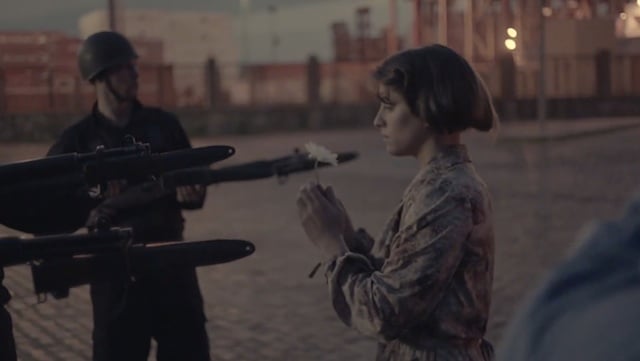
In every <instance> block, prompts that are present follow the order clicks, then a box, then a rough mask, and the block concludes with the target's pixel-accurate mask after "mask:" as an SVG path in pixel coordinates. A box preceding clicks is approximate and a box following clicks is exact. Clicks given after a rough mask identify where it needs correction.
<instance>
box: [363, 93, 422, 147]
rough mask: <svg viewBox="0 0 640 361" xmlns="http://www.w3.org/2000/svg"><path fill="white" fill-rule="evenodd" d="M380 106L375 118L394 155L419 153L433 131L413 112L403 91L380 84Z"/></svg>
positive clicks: (374, 124)
mask: <svg viewBox="0 0 640 361" xmlns="http://www.w3.org/2000/svg"><path fill="white" fill-rule="evenodd" d="M378 98H379V99H380V109H379V110H378V114H377V115H376V117H375V119H374V120H373V126H374V127H376V129H378V131H379V132H380V134H381V135H382V139H383V141H384V143H385V146H386V148H387V152H389V154H391V155H394V156H407V155H410V156H417V155H418V153H419V152H420V149H421V148H422V146H423V145H424V143H425V142H426V141H427V140H428V139H429V137H430V132H429V130H428V128H429V127H428V125H427V122H426V121H424V120H422V119H420V118H418V117H417V116H416V115H414V114H413V113H412V112H411V109H410V108H409V105H408V104H407V102H406V100H405V99H404V97H403V96H402V94H401V93H399V92H398V91H396V90H395V89H393V88H391V87H389V86H386V85H383V84H380V85H379V86H378Z"/></svg>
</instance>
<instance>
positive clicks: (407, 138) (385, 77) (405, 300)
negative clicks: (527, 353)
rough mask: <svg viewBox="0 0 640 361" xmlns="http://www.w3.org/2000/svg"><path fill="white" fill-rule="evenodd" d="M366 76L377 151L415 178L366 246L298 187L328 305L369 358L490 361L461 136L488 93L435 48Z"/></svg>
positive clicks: (489, 229)
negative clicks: (371, 86) (405, 161)
mask: <svg viewBox="0 0 640 361" xmlns="http://www.w3.org/2000/svg"><path fill="white" fill-rule="evenodd" d="M375 77H376V79H377V80H378V82H379V86H378V96H379V98H380V102H381V105H380V110H379V111H378V114H377V116H376V117H375V119H374V121H373V124H374V126H375V127H376V128H377V130H378V131H380V133H381V135H382V138H383V140H384V143H385V145H386V149H387V152H388V153H390V154H391V155H394V156H412V157H415V158H416V159H417V161H418V163H419V170H418V171H417V174H416V176H415V177H414V179H413V181H412V182H411V183H410V184H409V186H408V187H407V189H406V190H405V192H404V195H403V197H402V201H401V204H400V205H399V206H398V208H397V209H396V210H395V211H394V212H393V213H392V215H391V217H390V220H389V222H388V223H387V225H386V227H385V228H384V231H383V232H382V234H381V236H380V237H379V238H378V239H377V240H374V239H373V238H371V237H370V236H369V235H368V234H367V233H366V232H365V231H364V230H363V229H360V230H357V231H356V230H354V228H353V226H352V224H351V221H350V220H349V216H348V214H347V213H346V211H345V209H344V207H343V206H342V203H341V202H340V201H339V200H338V199H337V198H336V197H335V195H334V193H333V191H332V190H331V188H330V187H329V188H324V187H321V186H319V185H315V184H309V185H306V186H304V187H303V188H302V190H301V191H300V195H299V197H298V209H299V215H300V218H301V223H302V226H303V229H304V230H305V232H306V234H307V236H308V238H309V239H310V240H311V241H312V242H313V243H314V244H315V245H316V246H317V247H318V248H319V249H320V250H321V251H322V253H323V255H324V257H325V260H326V263H325V264H326V268H325V270H326V272H325V275H326V278H327V282H328V285H329V294H330V295H331V301H332V305H333V308H334V310H335V312H336V313H337V315H338V317H339V318H340V319H341V320H342V321H343V322H344V323H345V324H346V325H348V326H350V327H353V328H355V329H356V330H358V331H360V332H361V333H362V334H364V335H367V336H371V337H373V338H375V339H376V340H378V353H377V358H376V360H378V361H391V360H393V361H428V360H443V361H454V360H455V361H489V360H491V359H492V357H493V347H492V345H491V344H490V343H489V342H488V341H486V340H485V339H484V335H485V332H486V328H487V321H488V318H489V308H490V303H491V285H492V281H493V259H494V253H493V252H494V250H493V247H494V246H493V225H492V223H493V220H492V209H491V199H490V194H489V192H488V189H487V186H486V185H485V183H484V182H483V181H482V179H481V178H480V177H479V176H478V174H477V173H476V171H475V169H474V166H473V164H472V163H471V159H470V157H469V155H468V153H467V149H466V147H465V146H464V144H462V143H461V134H462V132H464V131H465V130H467V129H469V128H475V129H477V130H480V131H489V130H490V129H491V128H492V127H493V126H494V124H495V121H496V120H497V119H496V115H495V111H494V109H493V105H492V103H491V98H490V95H489V93H488V90H487V89H486V87H485V86H484V84H483V83H482V81H481V80H480V78H479V77H478V75H477V74H476V73H475V72H474V71H473V69H472V68H471V67H470V65H469V64H468V63H467V62H466V61H465V60H464V59H463V58H462V57H461V56H460V55H458V54H456V53H455V52H454V51H453V50H451V49H449V48H447V47H444V46H440V45H432V46H427V47H423V48H419V49H413V50H409V51H405V52H401V53H399V54H396V55H394V56H392V57H391V58H389V59H387V60H386V61H385V62H384V63H382V65H381V66H380V67H379V68H378V70H377V72H376V73H375Z"/></svg>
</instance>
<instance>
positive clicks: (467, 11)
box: [464, 0, 474, 62]
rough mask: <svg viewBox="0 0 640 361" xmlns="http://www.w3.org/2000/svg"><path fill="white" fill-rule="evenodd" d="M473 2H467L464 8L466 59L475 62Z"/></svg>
mask: <svg viewBox="0 0 640 361" xmlns="http://www.w3.org/2000/svg"><path fill="white" fill-rule="evenodd" d="M473 23H474V20H473V0H466V1H465V7H464V57H465V58H466V59H467V61H469V62H473V31H474V29H473Z"/></svg>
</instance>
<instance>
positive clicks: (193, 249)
mask: <svg viewBox="0 0 640 361" xmlns="http://www.w3.org/2000/svg"><path fill="white" fill-rule="evenodd" d="M254 251H255V246H254V245H253V244H252V243H251V242H249V241H245V240H237V239H219V240H206V241H183V242H165V243H153V244H147V245H144V244H134V245H131V246H130V247H128V248H126V249H124V250H123V252H119V253H103V254H92V255H78V256H74V257H71V258H54V259H47V260H44V261H42V262H38V263H33V264H32V265H31V272H32V276H33V286H34V290H35V292H36V293H37V294H39V295H42V294H46V293H51V294H53V295H54V297H56V298H62V297H66V296H68V294H69V293H68V290H69V288H73V287H78V286H82V285H86V284H89V283H94V282H101V281H107V280H113V279H118V278H122V279H127V278H130V277H133V278H135V277H136V276H139V275H143V274H146V273H151V272H162V271H169V272H170V271H171V269H172V268H173V269H174V268H179V267H199V266H208V265H214V264H220V263H226V262H231V261H234V260H237V259H240V258H244V257H247V256H249V255H251V254H252V253H253V252H254Z"/></svg>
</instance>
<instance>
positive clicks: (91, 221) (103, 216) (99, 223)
mask: <svg viewBox="0 0 640 361" xmlns="http://www.w3.org/2000/svg"><path fill="white" fill-rule="evenodd" d="M116 215H117V210H116V209H114V208H112V207H109V206H105V205H100V206H98V207H96V208H94V209H93V210H92V211H91V213H90V214H89V218H88V219H87V222H86V224H85V226H86V227H87V228H88V229H89V231H94V230H96V229H100V228H102V227H105V228H109V227H111V226H112V225H113V223H114V221H115V217H116Z"/></svg>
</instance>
